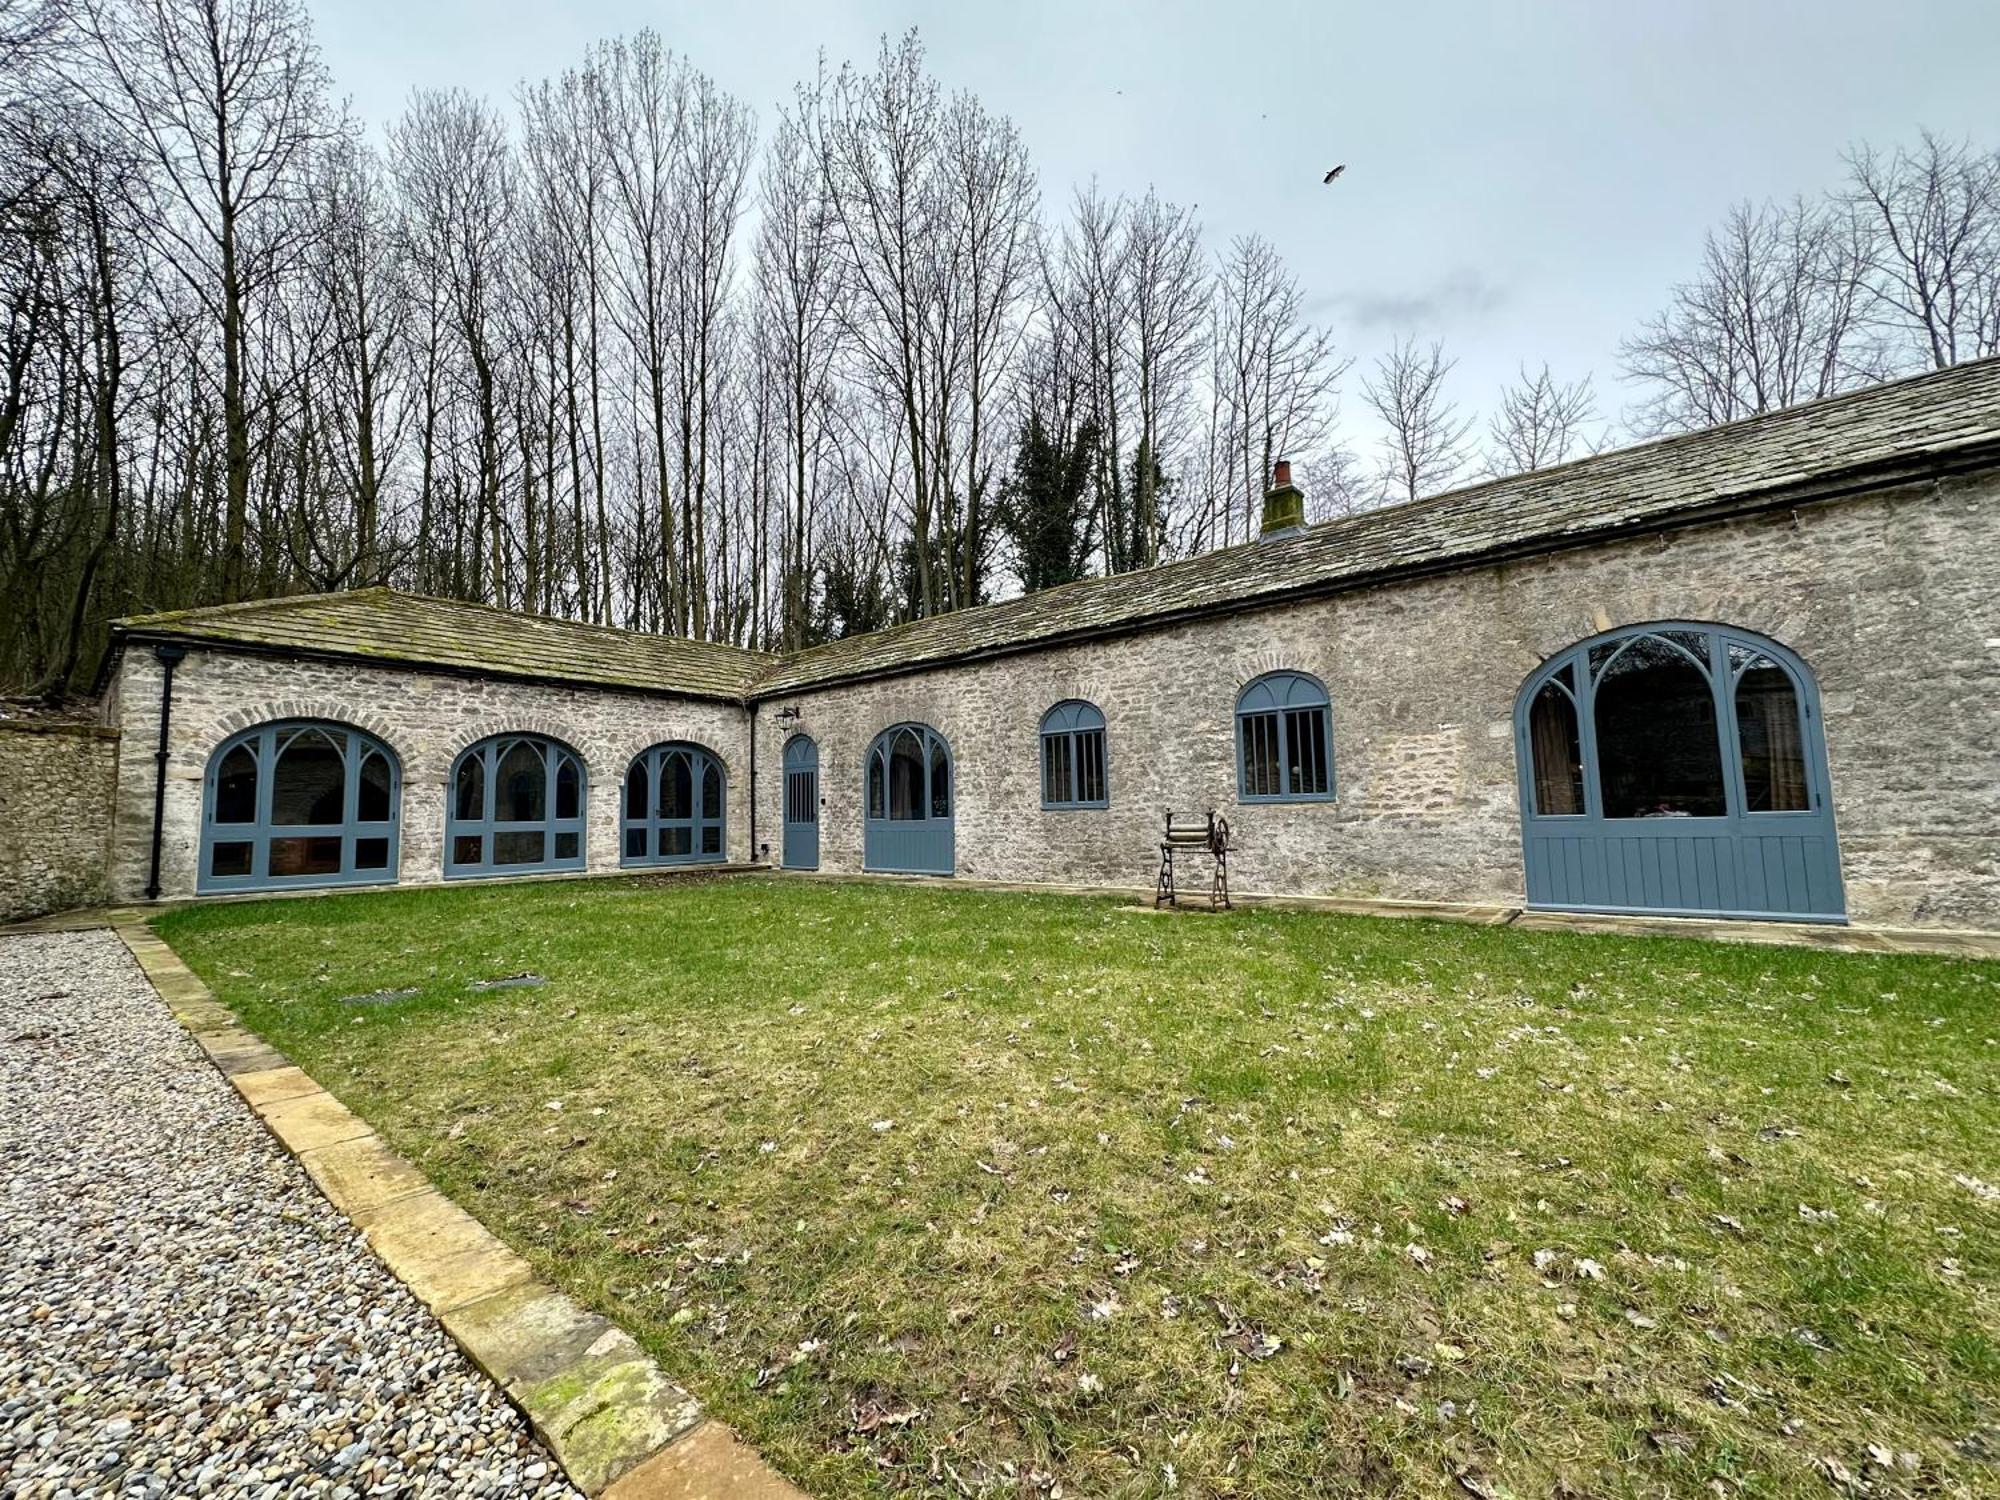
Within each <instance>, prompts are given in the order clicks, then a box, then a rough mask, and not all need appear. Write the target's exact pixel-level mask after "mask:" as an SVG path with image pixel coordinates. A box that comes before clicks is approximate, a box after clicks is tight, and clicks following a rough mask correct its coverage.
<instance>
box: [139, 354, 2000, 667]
mask: <svg viewBox="0 0 2000 1500" xmlns="http://www.w3.org/2000/svg"><path fill="white" fill-rule="evenodd" d="M1987 463H2000V359H1986V360H1980V361H1976V362H1974V363H1971V364H1965V365H1959V366H1957V367H1956V368H1954V369H1950V370H1944V371H1939V372H1937V373H1934V374H1929V375H1921V376H1916V377H1913V378H1911V379H1908V380H1901V381H1896V382H1894V383H1891V384H1888V385H1881V386H1874V387H1871V388H1870V389H1868V390H1864V391H1856V392H1853V393H1851V394H1848V395H1844V396H1834V397H1830V398H1828V399H1826V400H1823V401H1814V402H1810V403H1808V404H1806V405H1803V406H1795V407H1790V408H1788V409H1786V410H1784V411H1779V412H1772V413H1768V414H1766V415H1764V416H1759V417H1749V418H1745V419H1744V420H1742V421H1738V422H1731V423H1727V424H1725V425H1723V426H1720V427H1711V428H1707V429H1705V430H1703V431H1701V432H1694V433H1688V434H1685V435H1683V436H1677V437H1671V438H1665V439H1662V440H1660V441H1657V442H1651V443H1643V444H1640V445H1638V446H1636V447H1631V448H1623V449H1618V450H1616V451H1613V452H1610V453H1601V454H1597V455H1594V456H1592V457H1590V458H1584V459H1579V460H1577V461H1575V462H1573V463H1569V464H1564V465H1562V466H1560V467H1557V468H1551V469H1542V470H1538V471H1536V472H1534V473H1532V474H1522V475H1517V476H1515V477H1512V478H1508V479H1500V480H1494V481H1492V482H1490V483H1486V484H1479V485H1474V486H1472V487H1470V488H1467V489H1462V490H1456V491H1453V492H1451V493H1449V494H1445V495H1439V496H1436V497H1435V498H1432V499H1427V500H1420V501H1417V502H1415V503H1414V504H1409V505H1399V506H1393V507H1390V508H1388V509H1384V510H1376V511H1369V512H1365V513H1363V514H1361V515H1358V516H1349V517H1343V518H1341V519H1338V520H1332V521H1324V522H1321V523H1319V524H1317V525H1314V526H1308V527H1306V528H1305V529H1304V530H1302V531H1298V532H1294V533H1291V534H1289V535H1287V536H1284V537H1278V538H1273V539H1271V540H1269V541H1256V542H1249V543H1246V544H1244V545H1242V546H1237V547H1231V548H1227V549H1225V550H1223V551H1220V552H1211V553H1207V554H1205V555H1203V556H1201V557H1195V558H1190V559H1188V560H1187V561H1185V562H1179V563H1170V564H1168V565H1166V566H1163V567H1158V568H1151V569H1148V570H1145V571H1143V572H1137V573H1123V574H1118V575H1116V576H1114V577H1110V578H1090V579H1085V580H1083V581H1081V582H1078V583H1072V584H1065V585H1063V586H1062V587H1060V588H1053V589H1047V590H1044V591H1043V592H1041V593H1037V594H1029V595H1026V596H1024V597H1022V598H1018V599H1010V600H1006V601H1004V602H1002V603H999V604H989V605H986V606H983V607H981V608H978V609H968V610H960V611H958V612H957V613H954V614H947V615H937V616H933V617H931V618H929V619H924V620H916V621H912V622H911V623H909V624H907V625H899V626H896V627H894V628H892V629H889V630H880V631H874V632H871V633H870V634H867V635H858V636H850V637H848V638H846V639H844V640H838V641H832V642H829V643H828V644H826V645H824V646H817V647H814V648H813V649H811V650H809V651H802V652H798V653H795V654H793V655H790V656H783V657H780V656H773V655H769V654H767V653H764V652H757V651H746V650H743V649H741V648H739V647H735V646H724V645H712V644H709V643H707V642H703V641H690V640H684V639H680V638H677V637H672V636H661V635H650V634H644V633H640V632H636V631H627V630H617V629H612V628H610V627H607V626H601V625H582V624H578V623H576V622H574V621H569V620H555V619H549V618H547V617H544V616H538V615H521V614H515V613H512V612H510V611H507V610H501V609H493V608H490V607H488V606H485V605H479V604H465V603H461V602H458V601H456V600H448V599H433V598H428V597H425V596H423V595H418V594H404V593H398V592H395V591H393V590H390V589H383V588H372V589H361V590H356V591H354V592H352V593H344V594H310V595H303V596H300V597H297V598H291V599H274V600H262V601H257V602H254V603H248V604H235V605H224V606H221V607H218V608H213V609H194V610H182V611H179V612H176V613H173V614H162V615H145V616H141V617H138V618H135V619H130V620H122V621H119V622H117V629H118V630H119V631H120V632H121V633H122V634H124V635H127V636H143V637H147V638H157V637H171V638H174V639H181V640H190V641H198V642H199V641H207V642H214V643H216V644H223V645H235V646H239V647H247V648H252V649H263V650H278V651H296V652H302V653H311V654H317V655H333V656H345V657H357V658H362V659H367V660H376V661H386V662H397V663H404V664H410V665H421V666H442V667H446V668H451V669H458V670H464V671H473V672H488V673H497V674H503V675H510V676H518V677H531V678H539V679H546V680H553V681H563V682H576V683H582V684H588V685H592V686H601V687H618V688H630V689H636V690H640V691H646V692H654V693H681V694H687V695H691V696H698V697H710V698H724V699H730V700H736V701H742V700H746V699H750V698H765V697H772V696H777V695H780V694H784V693H791V692H798V691H802V690H805V689H809V688H814V687H818V686H822V685H825V684H829V683H834V682H842V681H849V680H853V679H856V678H865V677H876V676H883V675H889V674H894V673H900V672H907V671H914V670H919V669H921V668H923V667H926V666H932V665H939V664H943V663H945V662H949V661H953V660H957V659H960V658H964V657H969V656H981V655H990V654H995V653H1000V652H1008V651H1019V650H1025V649H1032V648H1034V647H1035V646H1037V645H1047V644H1054V643H1056V642H1059V641H1064V640H1072V639H1082V638H1086V637H1089V636H1092V635H1099V634H1104V633H1108V632H1115V631H1120V630H1128V629H1132V628H1134V627H1137V626H1139V625H1142V624H1144V623H1146V622H1149V621H1156V620H1163V619H1172V618H1183V617H1187V616H1191V615H1198V614H1205V613H1214V612H1218V611H1223V610H1230V609H1236V608H1242V607H1246V606H1251V607H1254V606H1256V605H1258V604H1261V603H1272V602H1276V601H1278V600H1280V599H1284V598H1287V597H1293V596H1298V595H1304V594H1312V593H1327V592H1334V591H1337V590H1340V589H1347V588H1359V587H1363V586H1365V585H1368V584H1370V583H1375V582H1380V581H1384V580H1387V579H1391V578H1395V577H1400V576H1406V575H1409V574H1412V573H1418V572H1424V571H1435V570H1439V569H1444V568H1451V567H1464V566H1471V565H1473V564H1475V563H1478V562H1480V561H1483V560H1491V559H1495V558H1501V557H1520V556H1528V555H1533V554H1535V553H1538V552H1549V551H1554V550H1556V549H1558V548H1561V547H1565V546H1571V545H1576V544H1578V543H1581V542H1584V541H1588V540H1593V539H1598V538H1602V537H1606V536H1612V535H1619V534H1625V533H1630V532H1638V531H1645V530H1651V529H1658V528H1660V527H1665V526H1671V525H1674V524H1676V523H1678V522H1682V521H1686V520H1692V519H1696V518H1699V517H1702V516H1707V515H1713V514H1726V513H1729V512H1732V511H1736V510H1742V509H1748V508H1754V507H1756V506H1758V505H1766V504H1782V503H1786V502H1787V501H1790V500H1805V499H1810V498H1813V497H1814V496H1816V495H1821V494H1826V493H1831V492H1836V491H1838V490H1840V489H1843V488H1847V487H1852V486H1865V485H1883V484H1892V483H1896V482H1898V481H1899V480H1901V479H1909V478H1915V477H1920V476H1922V475H1923V474H1926V473H1930V472H1934V471H1936V470H1937V469H1939V468H1940V467H1953V466H1972V465H1975V464H1987Z"/></svg>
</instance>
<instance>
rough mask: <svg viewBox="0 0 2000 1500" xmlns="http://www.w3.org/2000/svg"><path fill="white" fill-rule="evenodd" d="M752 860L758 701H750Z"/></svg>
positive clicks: (752, 852) (753, 851)
mask: <svg viewBox="0 0 2000 1500" xmlns="http://www.w3.org/2000/svg"><path fill="white" fill-rule="evenodd" d="M750 858H751V859H752V860H753V861H754V860H755V859H756V858H757V700H756V699H755V698H752V699H751V700H750Z"/></svg>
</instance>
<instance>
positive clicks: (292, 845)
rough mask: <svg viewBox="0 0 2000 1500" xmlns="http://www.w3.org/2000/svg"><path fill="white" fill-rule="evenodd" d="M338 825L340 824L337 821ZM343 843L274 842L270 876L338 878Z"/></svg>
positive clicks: (335, 840)
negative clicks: (325, 876)
mask: <svg viewBox="0 0 2000 1500" xmlns="http://www.w3.org/2000/svg"><path fill="white" fill-rule="evenodd" d="M336 821H337V820H336ZM340 846H341V840H340V839H339V838H338V837H337V836H336V837H334V838H317V839H272V840H271V867H270V872H271V874H272V875H273V876H274V877H275V876H280V875H338V874H339V873H340V852H341V851H340Z"/></svg>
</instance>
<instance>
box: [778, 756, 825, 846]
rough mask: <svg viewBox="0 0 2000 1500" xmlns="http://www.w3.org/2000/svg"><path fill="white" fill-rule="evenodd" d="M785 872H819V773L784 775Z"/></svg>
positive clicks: (807, 771) (794, 771)
mask: <svg viewBox="0 0 2000 1500" xmlns="http://www.w3.org/2000/svg"><path fill="white" fill-rule="evenodd" d="M785 868H786V869H788V870H817V869H818V868H819V772H818V771H817V770H816V769H814V768H812V767H806V768H804V769H797V768H794V769H789V770H787V771H786V772H785Z"/></svg>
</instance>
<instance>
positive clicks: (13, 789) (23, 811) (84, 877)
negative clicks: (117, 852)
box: [0, 719, 118, 922]
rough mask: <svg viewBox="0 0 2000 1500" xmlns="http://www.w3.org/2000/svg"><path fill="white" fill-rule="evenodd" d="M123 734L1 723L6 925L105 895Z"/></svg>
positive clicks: (0, 898) (0, 836)
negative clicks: (113, 805)
mask: <svg viewBox="0 0 2000 1500" xmlns="http://www.w3.org/2000/svg"><path fill="white" fill-rule="evenodd" d="M117 775H118V735H117V733H116V732H115V731H113V730H111V729H107V728H105V727H104V726H102V725H99V724H78V723H68V722H62V721H55V720H36V719H0V922H6V921H13V920H15V919H17V918H21V917H34V916H40V915H41V914H42V913H44V912H51V911H62V910H64V909H66V908H69V907H73V906H95V905H98V904H99V903H101V902H102V901H103V900H104V897H105V872H106V865H107V861H108V859H109V856H110V851H111V827H112V796H113V790H114V787H115V786H116V783H117Z"/></svg>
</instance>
